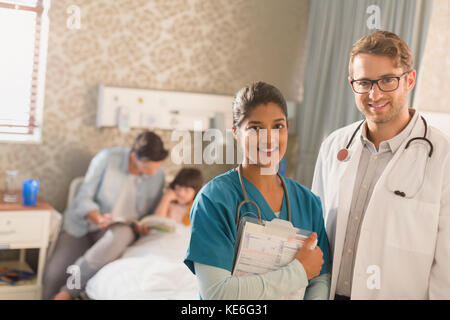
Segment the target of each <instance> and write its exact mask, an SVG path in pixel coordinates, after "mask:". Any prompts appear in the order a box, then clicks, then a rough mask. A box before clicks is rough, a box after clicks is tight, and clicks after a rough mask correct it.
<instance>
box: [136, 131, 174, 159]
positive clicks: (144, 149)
mask: <svg viewBox="0 0 450 320" xmlns="http://www.w3.org/2000/svg"><path fill="white" fill-rule="evenodd" d="M131 151H132V152H134V154H135V155H136V158H137V159H138V160H139V161H162V160H164V159H165V158H167V155H168V154H169V151H167V150H166V149H164V144H163V142H162V140H161V138H160V137H159V136H158V135H157V134H156V133H154V132H152V131H144V132H142V133H141V134H139V135H138V136H137V137H136V139H135V140H134V143H133V146H132V147H131Z"/></svg>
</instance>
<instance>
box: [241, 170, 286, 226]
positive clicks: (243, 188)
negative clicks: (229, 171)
mask: <svg viewBox="0 0 450 320" xmlns="http://www.w3.org/2000/svg"><path fill="white" fill-rule="evenodd" d="M238 175H239V182H240V183H241V188H242V193H243V194H244V200H243V201H241V203H239V205H238V207H237V209H236V226H238V225H239V220H240V217H241V208H242V206H243V205H244V204H246V203H249V204H251V205H253V206H254V207H255V208H256V212H257V214H258V222H259V223H262V217H261V210H260V209H259V206H258V205H257V204H256V202H254V201H252V200H250V199H248V197H247V192H246V191H245V187H244V180H243V179H242V165H239V167H238ZM277 175H278V177H279V178H280V180H281V185H282V186H283V191H284V194H285V196H286V205H287V212H288V220H289V222H292V221H291V205H290V200H289V194H288V192H287V188H286V184H285V183H284V180H283V178H282V177H281V175H280V173H278V172H277ZM280 215H281V212H280Z"/></svg>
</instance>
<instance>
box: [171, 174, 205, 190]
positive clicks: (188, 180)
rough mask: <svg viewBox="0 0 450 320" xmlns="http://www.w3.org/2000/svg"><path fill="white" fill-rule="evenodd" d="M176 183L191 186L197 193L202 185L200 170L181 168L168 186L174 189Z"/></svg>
mask: <svg viewBox="0 0 450 320" xmlns="http://www.w3.org/2000/svg"><path fill="white" fill-rule="evenodd" d="M176 185H179V186H182V187H188V188H192V189H194V190H195V193H196V194H197V192H198V191H199V190H200V189H201V187H202V186H203V175H202V173H201V171H200V170H197V169H195V168H183V169H181V170H180V171H179V172H178V173H177V175H176V176H175V179H173V181H172V182H171V183H170V185H169V188H170V189H175V186H176Z"/></svg>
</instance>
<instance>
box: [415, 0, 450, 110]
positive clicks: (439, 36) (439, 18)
mask: <svg viewBox="0 0 450 320" xmlns="http://www.w3.org/2000/svg"><path fill="white" fill-rule="evenodd" d="M449 52H450V1H449V0H433V8H432V11H431V17H430V25H429V29H428V35H427V41H426V44H425V51H424V55H423V59H422V65H421V69H420V74H419V75H418V79H417V89H416V90H417V91H416V96H415V98H414V106H415V107H416V108H418V109H419V110H423V111H428V112H433V111H434V112H443V113H450V105H449V103H448V101H447V99H443V94H445V93H447V92H449V91H450V74H449V72H448V70H450V55H449Z"/></svg>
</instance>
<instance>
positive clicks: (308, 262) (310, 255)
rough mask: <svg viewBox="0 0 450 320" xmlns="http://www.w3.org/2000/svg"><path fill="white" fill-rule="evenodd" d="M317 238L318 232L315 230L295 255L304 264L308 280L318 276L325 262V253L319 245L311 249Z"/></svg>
mask: <svg viewBox="0 0 450 320" xmlns="http://www.w3.org/2000/svg"><path fill="white" fill-rule="evenodd" d="M316 239H317V233H315V232H313V233H312V234H311V235H310V236H309V237H308V239H306V242H305V244H304V245H303V246H302V247H301V248H300V249H299V250H298V251H297V254H296V255H295V258H296V259H297V260H298V261H300V263H301V264H302V265H303V268H304V269H305V271H306V276H307V277H308V280H310V279H312V278H314V277H317V276H318V275H319V274H320V270H321V269H322V265H323V263H324V261H323V253H322V250H321V249H320V248H319V246H316V247H315V248H314V249H313V250H311V246H312V245H313V244H314V241H316Z"/></svg>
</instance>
